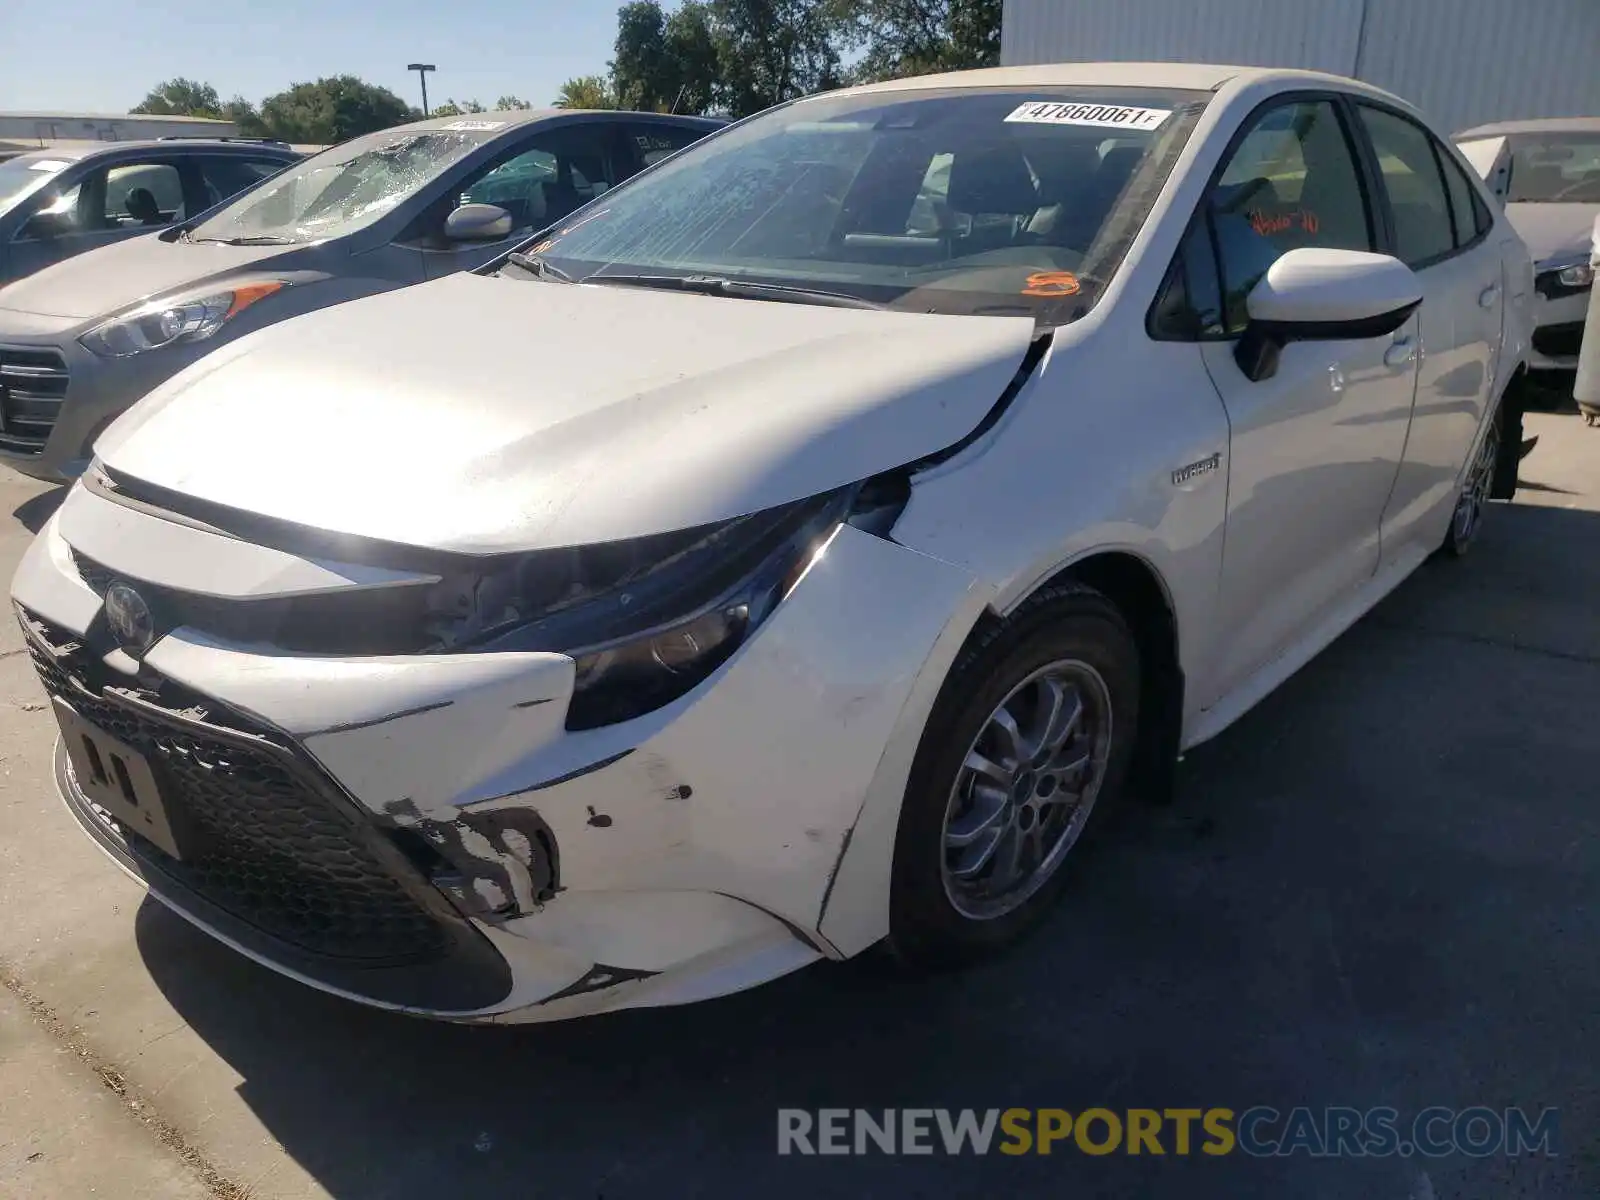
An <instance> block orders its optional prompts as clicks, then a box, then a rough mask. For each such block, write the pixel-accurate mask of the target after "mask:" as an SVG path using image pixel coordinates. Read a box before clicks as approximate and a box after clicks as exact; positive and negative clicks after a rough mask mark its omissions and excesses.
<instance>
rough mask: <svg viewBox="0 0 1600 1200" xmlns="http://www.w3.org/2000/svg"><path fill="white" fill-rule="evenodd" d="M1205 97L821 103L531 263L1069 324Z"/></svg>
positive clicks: (1115, 255) (732, 133)
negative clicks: (702, 278) (803, 291)
mask: <svg viewBox="0 0 1600 1200" xmlns="http://www.w3.org/2000/svg"><path fill="white" fill-rule="evenodd" d="M1208 98H1209V97H1208V94H1207V93H1202V92H1187V91H1186V92H1175V91H1147V90H1138V91H1134V90H1128V89H1107V88H1096V89H1082V88H1044V89H1033V88H1030V89H1026V90H1021V89H1009V88H1008V89H993V90H984V91H976V90H972V89H929V90H927V91H910V92H894V93H876V94H866V95H855V96H850V95H836V96H823V97H818V98H816V99H812V100H804V101H800V102H799V103H796V104H791V105H788V106H786V107H784V108H781V109H777V110H775V111H773V112H771V113H769V114H767V115H766V116H762V117H758V118H756V119H755V120H753V121H750V122H748V123H746V124H744V125H741V126H738V127H735V128H733V129H730V130H729V131H728V132H726V133H722V134H715V135H713V136H712V137H711V138H709V139H708V140H706V141H703V142H700V143H698V144H697V145H695V146H692V147H690V148H689V149H687V150H685V151H683V152H682V153H680V154H678V155H676V156H675V157H673V158H672V159H669V160H668V161H667V162H666V163H665V164H663V165H662V166H661V167H659V168H657V169H655V170H653V171H651V172H649V173H648V174H645V175H642V176H640V177H639V178H638V179H637V180H635V181H634V182H632V183H629V184H625V185H623V186H622V187H621V188H619V189H617V190H616V191H614V192H611V193H608V194H607V195H606V196H604V197H603V198H601V199H600V200H597V201H596V202H595V203H594V204H591V205H589V206H588V207H586V208H585V209H584V210H583V212H582V213H581V214H580V217H579V219H578V220H576V221H574V222H573V223H572V224H571V225H570V226H568V227H566V228H565V229H562V230H559V231H558V232H557V233H556V234H555V235H554V236H553V237H551V238H549V239H547V240H546V241H544V242H541V243H540V244H539V245H538V246H536V247H534V248H533V249H534V250H535V251H536V252H538V253H540V254H541V255H542V256H543V258H544V260H545V261H546V262H548V263H549V264H550V265H551V266H553V267H554V268H555V269H556V270H557V271H559V272H561V273H564V274H566V275H569V276H571V277H573V278H575V279H577V280H579V281H580V282H589V283H607V282H615V283H618V284H623V283H626V282H627V280H626V279H625V278H623V277H626V276H629V275H635V276H640V275H642V276H647V277H654V278H653V282H656V283H660V282H662V281H663V277H668V278H676V279H684V278H685V277H690V276H694V277H699V276H710V277H715V278H716V279H718V280H727V281H732V282H733V283H736V284H740V285H743V284H765V285H779V286H786V287H791V288H805V289H810V290H812V291H821V292H828V293H832V294H834V295H836V296H847V297H855V298H857V299H860V300H866V301H872V302H875V303H878V304H883V305H885V306H887V307H890V308H895V309H901V310H906V311H912V312H938V313H961V314H977V313H982V314H994V315H1008V316H1016V315H1032V316H1034V317H1035V318H1036V319H1038V320H1041V321H1044V322H1047V323H1058V322H1061V321H1067V320H1071V319H1073V318H1075V317H1077V316H1081V315H1082V313H1084V312H1086V311H1088V308H1089V306H1090V305H1092V304H1093V303H1094V300H1095V299H1096V297H1097V296H1098V294H1099V292H1100V290H1101V289H1103V287H1104V285H1105V283H1106V281H1107V280H1108V279H1109V278H1110V276H1111V274H1112V273H1113V272H1114V271H1115V270H1116V267H1117V265H1118V263H1119V262H1120V261H1121V258H1122V255H1123V254H1124V253H1125V251H1126V249H1127V246H1128V244H1129V243H1130V242H1131V241H1132V239H1133V237H1134V235H1135V234H1136V233H1137V232H1138V230H1139V228H1140V226H1141V225H1142V224H1143V223H1144V220H1145V217H1146V216H1147V215H1148V214H1149V211H1150V207H1151V205H1152V204H1153V203H1154V201H1155V197H1156V194H1157V193H1158V192H1159V190H1160V188H1161V185H1162V183H1163V182H1165V180H1166V177H1167V175H1168V173H1169V172H1170V171H1171V169H1172V164H1173V162H1174V160H1175V159H1176V157H1177V155H1178V152H1179V151H1180V150H1181V149H1182V147H1183V144H1184V142H1185V141H1186V140H1187V138H1188V136H1189V133H1190V131H1191V130H1192V129H1193V127H1194V123H1195V120H1196V118H1197V117H1198V115H1199V113H1200V111H1201V109H1202V108H1203V107H1204V106H1205V103H1206V100H1207V99H1208ZM649 281H651V280H647V282H649ZM750 290H751V289H748V288H746V289H744V293H743V294H749V293H750ZM725 294H735V293H734V291H732V290H729V291H728V292H726V293H725ZM767 294H768V295H770V296H771V298H781V297H782V295H783V293H781V292H769V293H767Z"/></svg>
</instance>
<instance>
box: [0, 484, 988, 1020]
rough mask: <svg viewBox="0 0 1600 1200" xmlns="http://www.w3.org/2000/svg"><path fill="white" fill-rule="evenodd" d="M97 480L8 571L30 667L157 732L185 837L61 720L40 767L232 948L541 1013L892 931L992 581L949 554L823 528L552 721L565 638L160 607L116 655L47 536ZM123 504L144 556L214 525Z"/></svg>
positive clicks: (376, 985)
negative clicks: (88, 753) (630, 689)
mask: <svg viewBox="0 0 1600 1200" xmlns="http://www.w3.org/2000/svg"><path fill="white" fill-rule="evenodd" d="M108 504H110V502H109V501H106V500H103V499H100V498H97V497H94V496H92V495H89V494H87V493H86V492H85V491H84V489H82V488H78V489H75V490H74V492H73V493H72V495H71V496H70V497H69V500H68V502H67V504H66V505H64V506H63V509H62V512H61V513H59V514H57V516H56V517H55V518H53V519H52V521H51V522H50V524H49V525H47V526H46V528H45V530H44V531H43V532H42V534H41V536H40V537H39V539H38V540H37V541H36V542H35V544H34V546H33V547H32V548H30V550H29V552H28V554H27V555H26V557H25V558H24V560H23V563H22V566H21V568H20V570H19V572H18V575H17V578H16V581H15V583H14V585H13V591H14V597H15V599H16V602H17V604H18V606H19V608H20V611H21V616H22V618H23V623H24V628H25V629H26V630H27V632H28V642H29V646H30V650H31V651H32V653H33V655H34V658H35V661H36V663H37V664H38V666H39V669H40V674H41V677H42V678H43V680H44V682H45V686H46V688H47V690H48V691H49V692H50V694H51V695H52V696H53V697H55V698H57V699H58V700H60V701H62V702H64V703H66V704H68V705H71V706H72V707H73V708H74V709H75V710H76V711H77V712H78V713H79V715H80V716H82V717H83V718H84V719H85V720H87V721H89V722H90V723H91V724H94V725H95V726H97V727H100V728H107V729H108V732H110V733H111V734H112V735H113V736H115V737H116V738H118V739H119V740H120V741H121V742H123V743H125V744H127V745H129V746H133V747H134V748H135V749H136V750H138V751H139V752H140V753H141V754H143V755H145V756H146V757H147V758H148V759H149V760H150V761H151V763H152V766H153V768H154V769H155V771H156V773H157V777H158V778H159V779H160V780H161V781H162V791H163V797H164V799H165V800H166V801H167V802H168V803H169V804H171V805H172V806H173V807H174V808H175V809H177V810H178V812H179V818H180V820H181V821H187V822H189V835H190V840H189V842H188V844H187V846H186V847H184V848H183V853H182V855H181V858H180V859H178V860H173V859H171V858H169V857H168V856H166V855H165V854H164V853H163V852H162V851H160V850H159V849H157V848H156V847H155V846H153V845H152V844H150V843H149V842H147V841H145V840H144V839H143V838H141V837H140V836H139V835H138V834H136V833H132V832H130V831H129V830H127V829H126V828H124V827H122V826H120V825H119V824H118V823H117V822H116V821H115V819H114V818H112V817H110V815H109V814H107V813H106V812H105V811H104V810H97V808H96V806H95V805H94V804H93V803H92V802H91V801H89V800H88V799H87V798H86V797H85V795H84V793H83V791H82V790H81V789H79V788H78V786H77V784H76V781H75V779H74V774H73V770H72V766H71V763H70V761H69V759H68V757H67V756H66V755H65V754H63V753H62V752H61V751H60V749H59V748H58V753H57V782H58V785H59V788H60V790H61V793H62V797H63V799H64V800H65V802H66V804H67V806H68V807H69V809H70V810H71V811H72V812H73V814H74V815H75V816H76V817H77V819H78V820H79V822H80V823H81V824H82V825H83V826H84V828H85V829H86V830H87V831H88V832H89V833H90V835H91V836H92V837H93V838H94V839H95V840H96V842H98V843H99V844H100V845H101V847H102V848H103V849H105V850H106V851H107V852H108V853H109V854H111V855H112V857H113V858H115V859H116V860H117V861H118V862H119V863H121V865H122V866H123V867H124V868H125V869H127V870H128V871H130V872H131V873H133V874H134V875H135V876H137V877H138V878H139V879H141V880H142V881H143V882H144V883H145V884H147V885H148V886H149V888H150V890H151V892H152V894H154V895H155V896H156V898H158V899H159V900H161V901H162V902H163V903H166V904H167V905H169V906H170V907H172V908H174V909H175V910H177V911H178V912H179V913H180V914H181V915H183V916H184V917H186V918H187V919H189V920H190V921H192V922H194V923H195V924H197V925H199V926H200V927H202V928H204V929H205V930H207V931H208V932H210V933H212V934H213V935H214V936H216V937H218V938H220V939H221V940H223V941H225V942H227V943H229V944H230V945H233V946H234V947H235V948H236V949H238V950H240V951H241V952H242V953H245V954H248V955H250V956H251V957H253V958H256V959H257V960H259V961H261V962H263V963H266V964H267V965H269V966H271V967H273V968H274V969H277V970H279V971H282V972H284V973H286V974H289V975H292V976H294V977H296V978H299V979H301V980H303V981H305V982H307V983H310V984H313V985H315V986H318V987H321V988H324V989H326V990H329V991H333V992H336V993H339V994H341V995H345V996H348V997H350V998H353V999H357V1000H361V1001H364V1002H366V1003H370V1004H376V1005H379V1006H383V1007H390V1008H395V1009H400V1010H403V1011H407V1012H414V1013H418V1014H423V1015H431V1016H444V1017H449V1018H452V1019H459V1020H544V1019H555V1018H560V1017H566V1016H572V1015H578V1014H582V1013H587V1012H596V1011H603V1010H606V1009H612V1008H624V1007H634V1006H644V1005H654V1004H670V1003H681V1002H685V1001H689V1000H695V999H700V998H703V997H708V996H713V995H719V994H724V993H726V992H731V991H736V990H739V989H741V988H744V987H749V986H752V985H754V984H757V983H760V982H763V981H765V980H768V979H771V978H774V977H776V976H778V975H781V974H784V973H786V972H788V971H791V970H794V969H796V968H798V967H800V966H803V965H805V964H806V963H809V962H812V961H815V960H816V959H817V958H819V957H824V956H828V957H842V956H844V955H846V954H848V953H853V952H855V951H856V950H859V949H860V948H862V947H863V946H865V945H868V944H870V943H871V942H872V941H875V940H876V939H877V938H878V937H880V936H881V935H882V933H883V932H884V930H885V929H886V927H887V913H886V911H885V905H886V896H887V893H886V881H887V874H888V868H889V855H890V853H891V850H892V834H893V828H894V821H895V817H896V815H897V813H898V804H899V798H900V794H901V793H902V792H903V788H904V776H905V773H906V771H907V770H908V767H909V762H910V758H911V754H912V751H913V750H914V747H915V742H916V739H917V738H918V737H919V736H920V732H921V727H922V723H923V717H924V715H925V712H926V709H927V706H928V705H929V704H931V700H932V696H933V694H934V693H935V692H936V691H937V681H938V679H939V678H941V677H942V674H943V669H944V666H945V664H946V663H947V662H948V661H949V659H950V658H951V657H952V656H953V654H954V652H955V648H956V647H957V646H958V645H959V643H960V640H961V638H962V636H964V632H965V629H967V628H970V625H971V623H972V621H973V620H974V619H975V618H976V615H977V613H978V611H980V610H981V608H982V606H983V604H984V601H985V599H986V596H985V595H983V594H981V589H980V588H978V587H977V585H976V584H975V582H974V580H973V579H972V578H971V577H970V576H969V575H967V574H966V573H964V572H962V571H960V570H958V569H956V568H954V567H951V566H949V565H948V564H945V563H941V562H937V561H935V560H933V559H929V558H927V557H925V556H923V555H920V554H917V553H915V552H912V551H910V550H907V549H905V548H903V547H900V546H898V545H895V544H894V543H892V542H889V541H886V540H884V539H880V538H877V537H874V536H872V535H870V534H866V533H863V532H860V531H858V530H855V529H853V528H850V527H844V528H841V529H840V530H839V532H838V534H837V536H836V537H835V538H834V539H833V541H832V542H831V543H830V544H829V546H828V548H827V551H826V552H825V553H824V554H823V555H822V556H821V558H819V559H818V560H817V561H816V562H815V563H814V564H813V566H812V567H811V569H810V570H809V571H808V573H807V574H806V576H805V577H804V578H803V579H802V580H801V581H800V582H799V584H797V585H796V587H795V588H794V590H793V592H791V594H790V596H789V597H788V598H787V599H786V600H785V601H784V602H783V604H781V605H780V606H779V608H778V609H777V611H776V612H774V614H773V615H772V616H771V618H770V619H769V620H768V621H767V622H766V623H765V624H764V625H762V626H761V627H760V628H759V629H758V630H757V631H756V633H755V634H754V636H753V637H752V638H751V639H750V640H749V641H748V642H747V643H746V644H745V645H744V646H743V647H741V648H740V650H739V651H738V652H737V653H736V654H735V655H734V656H733V658H732V659H730V661H729V662H727V663H726V664H724V665H723V666H722V667H721V668H719V670H718V671H717V672H716V674H714V675H713V676H712V677H711V678H710V679H709V680H707V681H706V682H705V683H703V684H702V685H700V686H699V687H698V688H696V689H695V690H693V691H692V692H690V693H689V694H688V695H686V696H684V697H683V698H681V699H680V700H678V701H676V702H674V703H673V704H671V705H668V706H667V707H665V708H662V709H660V710H657V711H656V712H653V713H650V714H648V715H646V716H643V717H639V718H637V719H635V720H631V721H627V722H624V723H621V724H618V725H612V726H607V727H602V728H598V729H592V730H584V731H580V732H572V731H568V730H566V729H565V727H564V725H565V712H566V704H567V700H568V699H569V698H570V695H571V688H572V669H573V668H572V661H571V660H570V659H569V658H567V657H565V656H563V655H558V654H547V653H506V654H457V655H416V656H406V657H386V658H349V659H341V658H330V657H318V656H309V655H289V654H283V653H275V652H273V651H272V650H271V648H270V647H263V646H259V645H252V646H244V645H228V644H221V643H219V642H217V641H216V640H214V639H211V638H208V637H206V636H204V635H201V634H199V633H197V632H196V631H194V630H189V629H185V628H180V629H177V630H175V631H173V632H172V633H171V634H169V635H168V636H166V637H164V638H162V639H161V640H159V641H157V642H156V643H155V644H154V645H153V646H152V647H151V649H150V650H149V652H148V653H147V654H146V655H145V656H144V660H143V662H142V664H134V663H133V662H132V660H131V659H128V658H127V657H126V656H125V655H123V654H122V653H121V652H120V651H117V650H114V649H109V650H108V648H107V646H106V645H105V643H104V640H103V636H102V633H101V631H102V630H103V626H104V615H103V601H102V596H101V593H103V591H104V586H103V584H104V580H103V579H102V580H100V581H99V582H100V584H101V586H100V588H99V591H97V590H96V587H95V586H94V581H91V580H86V579H85V578H84V575H83V570H82V566H81V564H80V563H78V562H75V561H74V557H73V553H72V548H71V547H69V545H68V541H67V537H66V536H64V535H63V524H64V525H65V528H66V530H67V532H68V535H70V531H71V529H72V528H73V527H74V523H76V524H77V525H78V526H79V527H83V526H84V525H85V522H86V521H87V520H88V519H89V518H90V517H92V516H93V514H92V513H91V512H90V511H89V507H90V506H94V505H101V506H104V505H108ZM126 517H127V512H126V510H123V511H122V513H121V518H122V519H126ZM141 520H143V521H145V522H148V523H149V524H148V527H146V526H141V527H140V528H139V529H138V531H137V534H138V536H137V538H134V537H132V536H131V535H127V536H128V541H129V544H132V542H133V541H135V540H143V541H144V542H145V544H144V545H143V546H142V547H141V559H140V561H142V562H150V561H161V556H160V555H157V556H155V557H151V556H150V545H149V540H150V539H155V540H160V539H164V538H165V539H172V543H173V544H172V546H171V547H170V548H171V549H172V550H174V552H181V553H182V554H183V555H184V557H185V559H186V561H189V562H193V561H194V559H193V558H192V557H189V556H190V555H192V554H194V553H196V552H200V551H204V550H206V549H207V548H208V547H207V546H205V545H203V544H201V543H199V542H197V541H196V539H207V538H214V537H216V536H217V535H214V534H210V533H206V532H204V531H201V530H196V529H188V528H183V527H180V526H176V525H172V524H169V523H167V522H164V521H160V520H158V519H157V518H154V517H141ZM180 542H181V543H182V545H181V546H179V544H178V543H180ZM215 549H218V551H219V552H220V548H215ZM250 549H254V548H253V547H251V548H250ZM228 552H229V553H233V554H238V553H240V552H241V551H240V544H239V543H238V542H236V541H235V542H232V543H231V546H230V547H229V548H228ZM96 553H97V554H98V555H100V556H101V557H102V558H108V557H111V555H109V554H108V553H107V547H106V546H104V545H101V546H97V547H96ZM262 553H263V555H264V556H265V555H267V554H269V553H270V554H277V552H266V551H263V552H262ZM263 561H265V559H263ZM103 565H104V568H105V569H106V570H108V571H110V572H112V573H116V571H117V564H116V563H115V562H114V561H112V562H106V563H104V564H103ZM130 574H132V572H130ZM134 577H135V578H137V576H134ZM262 578H263V579H280V580H281V579H282V578H283V574H282V572H277V573H274V572H273V571H264V572H262ZM262 586H263V587H270V586H272V585H271V584H270V583H264V584H263V585H262ZM869 810H870V811H869ZM858 832H859V836H858ZM191 851H192V853H191Z"/></svg>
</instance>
